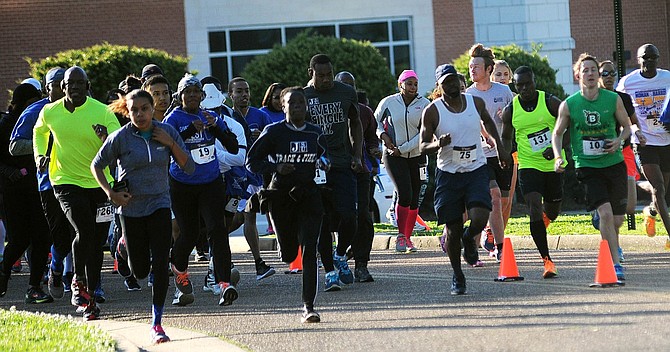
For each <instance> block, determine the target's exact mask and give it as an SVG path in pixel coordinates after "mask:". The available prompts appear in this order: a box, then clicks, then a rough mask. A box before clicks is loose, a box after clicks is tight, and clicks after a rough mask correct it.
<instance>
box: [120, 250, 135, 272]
mask: <svg viewBox="0 0 670 352" xmlns="http://www.w3.org/2000/svg"><path fill="white" fill-rule="evenodd" d="M116 258H117V259H116V261H117V263H118V265H117V268H116V269H117V271H118V272H119V275H121V276H123V277H128V276H130V275H132V274H133V272H132V271H130V267H129V266H128V262H127V261H126V260H125V259H123V258H122V257H121V255H120V254H118V253H117V254H116Z"/></svg>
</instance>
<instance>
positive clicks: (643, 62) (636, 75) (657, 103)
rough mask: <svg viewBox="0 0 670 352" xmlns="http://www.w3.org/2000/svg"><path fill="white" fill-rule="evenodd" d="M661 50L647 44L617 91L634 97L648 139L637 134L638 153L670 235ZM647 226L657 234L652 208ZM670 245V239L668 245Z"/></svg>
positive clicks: (669, 154)
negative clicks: (660, 67)
mask: <svg viewBox="0 0 670 352" xmlns="http://www.w3.org/2000/svg"><path fill="white" fill-rule="evenodd" d="M659 56H660V55H659V51H658V48H656V46H654V45H653V44H644V45H642V46H641V47H640V48H639V49H638V50H637V60H638V63H639V64H640V68H639V69H637V70H635V71H633V72H631V73H629V74H627V75H626V76H624V77H622V78H621V81H619V84H618V85H617V88H616V90H618V91H621V92H624V93H627V94H628V95H630V97H631V98H632V99H633V106H634V107H635V113H636V114H637V127H638V128H639V129H640V131H642V135H643V136H644V137H645V138H646V144H645V145H641V142H640V140H639V139H638V137H637V136H636V135H633V138H632V142H633V144H638V145H637V153H638V156H639V158H640V164H641V166H642V173H643V174H644V177H646V178H647V180H648V181H649V184H650V186H651V188H652V192H651V199H652V203H653V205H654V209H653V212H658V214H660V215H661V220H662V221H663V226H665V230H666V231H667V232H668V235H669V236H670V215H669V214H668V205H667V202H666V199H665V195H666V190H667V189H668V183H669V182H670V132H668V131H666V130H665V128H663V123H662V121H661V120H660V117H661V113H662V111H663V106H664V101H665V100H666V97H667V95H668V86H670V71H667V70H662V69H659V68H657V64H658V58H659ZM644 215H645V225H646V226H645V227H646V229H647V234H648V235H650V236H653V235H655V234H656V230H655V219H654V216H652V215H653V214H652V210H650V209H649V208H645V211H644ZM669 245H670V238H669V239H668V242H666V247H668V248H670V247H669Z"/></svg>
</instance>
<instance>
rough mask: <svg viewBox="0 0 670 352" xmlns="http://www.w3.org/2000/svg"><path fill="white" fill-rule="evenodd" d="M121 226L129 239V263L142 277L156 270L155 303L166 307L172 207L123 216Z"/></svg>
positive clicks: (127, 248) (138, 275) (127, 244)
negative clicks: (137, 215) (142, 214)
mask: <svg viewBox="0 0 670 352" xmlns="http://www.w3.org/2000/svg"><path fill="white" fill-rule="evenodd" d="M120 219H121V229H122V230H123V235H124V236H125V238H126V250H127V251H128V265H129V266H130V269H131V270H132V272H133V275H135V277H137V278H138V279H143V278H145V277H147V276H148V275H149V272H150V271H151V268H152V267H154V268H160V270H155V271H154V284H153V302H152V303H153V304H154V306H163V305H164V304H165V296H166V295H167V289H168V273H167V271H166V270H164V268H166V267H167V265H168V256H169V255H170V240H171V239H172V220H171V215H170V209H169V208H162V209H158V210H156V211H155V212H153V213H152V214H151V215H147V216H143V217H130V216H124V215H121V217H120Z"/></svg>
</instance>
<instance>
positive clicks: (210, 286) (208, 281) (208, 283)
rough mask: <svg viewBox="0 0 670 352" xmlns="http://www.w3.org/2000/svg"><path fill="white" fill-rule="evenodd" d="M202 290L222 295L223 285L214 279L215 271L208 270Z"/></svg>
mask: <svg viewBox="0 0 670 352" xmlns="http://www.w3.org/2000/svg"><path fill="white" fill-rule="evenodd" d="M202 290H203V291H205V292H211V293H212V294H213V295H214V296H220V295H221V287H220V286H219V284H218V283H216V281H215V280H214V272H212V271H210V270H208V271H207V275H205V284H204V285H203V286H202Z"/></svg>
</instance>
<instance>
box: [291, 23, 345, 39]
mask: <svg viewBox="0 0 670 352" xmlns="http://www.w3.org/2000/svg"><path fill="white" fill-rule="evenodd" d="M303 31H309V32H310V33H312V34H317V35H322V36H324V37H334V36H335V26H308V27H291V28H286V41H289V40H291V39H293V38H295V37H296V36H297V35H298V34H300V32H303Z"/></svg>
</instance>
